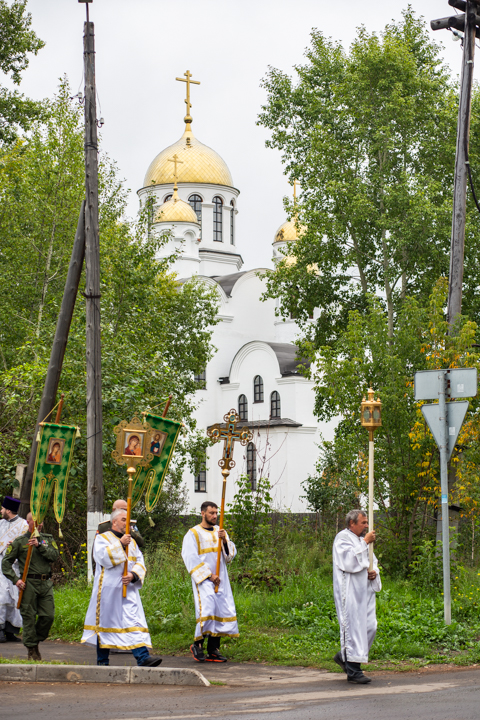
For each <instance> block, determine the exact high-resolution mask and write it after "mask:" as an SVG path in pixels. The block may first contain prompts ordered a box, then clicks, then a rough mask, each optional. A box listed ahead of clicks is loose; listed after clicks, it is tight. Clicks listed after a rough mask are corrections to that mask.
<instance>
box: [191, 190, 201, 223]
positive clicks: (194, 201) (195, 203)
mask: <svg viewBox="0 0 480 720" xmlns="http://www.w3.org/2000/svg"><path fill="white" fill-rule="evenodd" d="M188 202H189V203H190V205H191V206H192V208H193V209H194V210H195V214H196V216H197V220H198V222H201V221H202V198H201V197H200V195H190V197H189V198H188Z"/></svg>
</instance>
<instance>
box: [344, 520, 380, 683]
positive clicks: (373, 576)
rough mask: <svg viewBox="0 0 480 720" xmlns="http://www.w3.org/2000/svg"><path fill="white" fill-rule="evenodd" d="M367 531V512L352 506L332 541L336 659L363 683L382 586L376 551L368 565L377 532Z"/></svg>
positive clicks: (350, 678) (366, 679)
mask: <svg viewBox="0 0 480 720" xmlns="http://www.w3.org/2000/svg"><path fill="white" fill-rule="evenodd" d="M367 531H368V519H367V515H366V513H365V512H364V511H363V510H350V512H349V513H348V514H347V517H346V528H345V530H342V531H341V532H339V533H338V535H337V536H336V538H335V541H334V543H333V593H334V598H335V607H336V609H337V617H338V622H339V624H340V645H341V650H340V652H338V653H337V654H336V655H335V657H334V658H333V659H334V661H335V662H336V663H337V664H338V665H340V667H341V668H342V670H343V671H344V672H345V673H347V680H348V681H349V682H354V683H359V684H361V685H365V684H366V683H369V682H371V678H369V677H367V676H366V675H364V673H363V671H362V669H361V663H368V653H369V651H370V648H371V647H372V643H373V641H374V639H375V634H376V632H377V617H376V612H375V602H376V601H375V594H376V593H377V592H379V591H380V590H381V589H382V583H381V581H380V575H379V572H378V562H377V558H376V557H375V555H374V556H373V569H372V570H371V571H370V570H369V569H368V568H369V565H370V561H369V554H368V546H369V545H370V543H373V542H374V541H375V532H374V531H373V530H371V531H370V532H367Z"/></svg>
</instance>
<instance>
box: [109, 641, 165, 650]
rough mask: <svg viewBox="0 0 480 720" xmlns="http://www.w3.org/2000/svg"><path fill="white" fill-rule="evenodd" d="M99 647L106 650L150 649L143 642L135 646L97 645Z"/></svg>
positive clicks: (148, 645) (147, 644)
mask: <svg viewBox="0 0 480 720" xmlns="http://www.w3.org/2000/svg"><path fill="white" fill-rule="evenodd" d="M99 646H100V647H101V648H105V649H106V650H135V649H136V648H139V647H149V648H151V647H152V646H151V645H150V644H149V643H145V642H143V643H137V644H136V645H102V644H101V643H99Z"/></svg>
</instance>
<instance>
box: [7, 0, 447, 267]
mask: <svg viewBox="0 0 480 720" xmlns="http://www.w3.org/2000/svg"><path fill="white" fill-rule="evenodd" d="M406 5H407V3H406V2H402V1H400V0H389V1H388V2H384V3H379V2H378V1H377V0H376V1H375V2H374V1H373V0H363V2H358V0H343V2H342V3H340V4H337V3H336V2H326V0H295V1H294V2H293V1H292V0H182V2H173V1H172V0H170V2H166V1H165V0H136V1H135V2H133V1H132V0H93V2H92V3H91V4H90V19H91V20H92V21H93V22H94V24H95V39H96V72H97V91H98V96H99V102H100V109H99V110H98V113H97V115H98V117H100V116H102V117H103V118H104V120H105V124H104V126H103V128H102V147H103V149H104V150H105V151H106V152H107V153H108V154H109V155H110V157H111V158H113V159H114V160H115V161H116V162H117V164H118V167H119V170H120V176H121V177H123V178H125V181H126V185H127V187H128V188H130V190H131V194H130V198H129V205H128V211H129V214H130V215H131V216H134V215H135V214H136V212H137V208H138V201H137V196H136V191H137V190H138V189H139V188H141V187H142V185H143V179H144V176H145V172H146V170H147V168H148V166H149V164H150V162H151V161H152V160H153V158H154V157H155V156H156V155H157V154H158V153H159V152H160V151H161V150H162V149H164V148H165V147H167V146H168V145H170V144H172V143H173V142H175V141H176V140H178V139H179V138H180V136H181V135H182V133H183V130H184V122H183V117H184V115H185V103H184V98H185V83H180V82H176V81H175V78H176V77H181V76H182V75H183V73H184V72H185V71H186V70H187V69H188V70H190V72H191V73H192V77H193V79H194V80H199V81H200V82H201V85H200V86H192V97H191V100H192V116H193V131H194V133H195V135H196V137H197V138H198V139H199V140H200V141H201V142H203V143H205V144H206V145H209V146H210V147H212V148H213V149H214V150H216V151H217V152H218V153H219V154H220V155H221V156H222V157H223V159H224V160H225V162H226V163H227V165H228V167H229V168H230V171H231V173H232V176H233V181H234V185H235V186H236V187H237V188H238V189H239V190H240V193H241V194H240V197H239V201H238V206H237V207H238V211H239V213H238V215H237V226H236V227H237V239H238V241H237V245H238V248H239V250H240V252H241V254H242V257H243V259H244V262H245V265H244V268H243V269H251V268H254V267H268V266H271V255H272V247H271V245H272V242H273V238H274V235H275V232H276V230H277V228H278V227H279V225H281V224H282V222H284V220H285V219H286V218H285V213H284V209H283V197H284V196H285V195H290V194H291V188H290V186H289V184H288V180H287V178H286V177H285V176H284V174H283V168H282V163H281V158H280V154H279V153H278V151H276V150H271V149H267V148H265V140H266V139H267V138H268V133H267V131H266V130H264V128H262V127H259V126H257V125H256V120H257V116H258V113H259V112H260V110H261V106H262V104H263V103H264V102H265V100H266V93H265V91H264V90H263V89H262V88H261V87H260V82H261V79H262V77H264V76H265V74H266V72H267V71H268V68H269V66H272V67H276V68H280V69H281V70H283V71H284V72H287V73H289V74H292V71H293V66H294V65H296V64H299V63H302V61H303V56H304V52H305V49H306V48H307V46H308V45H309V36H310V32H311V30H312V28H318V29H319V30H322V31H324V32H325V34H327V35H330V36H331V37H332V38H334V39H335V40H339V41H341V42H342V44H343V45H344V46H345V47H348V46H349V45H350V43H351V42H352V40H353V39H354V37H355V34H356V28H357V27H358V26H359V25H361V24H364V25H365V26H366V28H367V30H369V31H380V30H381V29H382V28H383V27H384V26H385V24H386V23H388V22H390V21H391V20H392V19H394V20H398V19H400V17H401V11H402V9H404V8H405V7H406ZM414 5H415V10H416V12H417V13H418V14H419V15H423V16H424V17H425V18H426V19H427V20H428V21H430V20H431V19H435V18H439V17H443V16H446V15H450V14H452V13H453V12H454V11H453V8H450V7H449V6H448V4H447V2H446V0H442V2H440V1H439V0H417V2H415V3H414ZM28 9H29V11H30V12H31V14H32V17H33V28H34V30H35V31H36V33H37V34H38V35H39V37H40V38H42V40H44V41H45V42H46V46H45V47H44V48H43V49H42V50H41V51H40V52H39V54H38V55H37V57H33V58H32V59H31V61H30V66H29V68H28V69H27V70H26V71H25V73H24V75H23V80H22V83H21V86H20V90H21V91H22V92H24V93H25V95H27V96H28V97H31V98H34V99H41V98H44V97H52V95H53V94H54V93H55V90H56V88H57V86H58V80H59V78H60V77H61V76H63V75H64V74H66V75H67V76H68V78H69V81H70V84H71V87H72V94H74V93H77V92H78V90H82V89H83V82H82V76H83V22H84V19H85V5H84V4H79V3H78V2H77V0H29V2H28ZM432 34H433V35H434V36H435V39H436V40H437V41H438V42H442V43H443V45H444V48H445V49H444V57H445V60H446V62H447V63H448V65H449V66H450V68H451V72H452V76H457V75H458V74H459V72H460V63H461V47H460V43H458V42H457V43H455V42H452V35H451V33H450V32H448V31H446V30H442V31H439V32H436V33H432Z"/></svg>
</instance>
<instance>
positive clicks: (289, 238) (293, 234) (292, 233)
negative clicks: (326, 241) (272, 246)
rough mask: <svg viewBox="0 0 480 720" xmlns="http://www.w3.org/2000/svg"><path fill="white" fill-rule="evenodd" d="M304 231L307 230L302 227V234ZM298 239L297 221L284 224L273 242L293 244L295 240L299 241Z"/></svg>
mask: <svg viewBox="0 0 480 720" xmlns="http://www.w3.org/2000/svg"><path fill="white" fill-rule="evenodd" d="M304 230H305V229H304V228H303V227H302V226H301V227H300V234H303V232H304ZM298 238H299V231H298V230H297V226H296V223H295V221H294V220H287V222H284V223H283V225H280V227H279V228H278V230H277V232H276V233H275V238H274V240H273V242H274V243H276V242H293V241H294V240H298Z"/></svg>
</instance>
